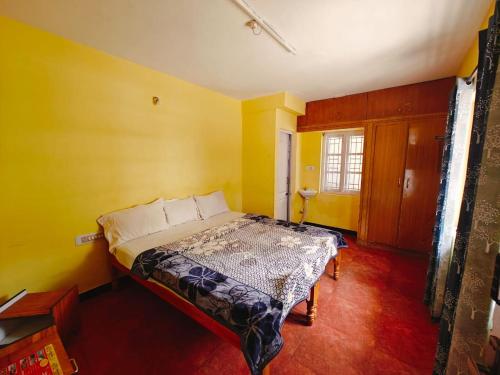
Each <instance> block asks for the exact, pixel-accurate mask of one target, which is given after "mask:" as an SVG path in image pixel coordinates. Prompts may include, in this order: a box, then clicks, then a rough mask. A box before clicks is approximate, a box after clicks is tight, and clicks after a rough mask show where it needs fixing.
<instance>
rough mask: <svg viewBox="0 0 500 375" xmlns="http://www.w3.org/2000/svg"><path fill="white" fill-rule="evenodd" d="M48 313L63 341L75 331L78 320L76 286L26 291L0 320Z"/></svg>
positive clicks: (1, 315)
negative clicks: (54, 289) (34, 291)
mask: <svg viewBox="0 0 500 375" xmlns="http://www.w3.org/2000/svg"><path fill="white" fill-rule="evenodd" d="M39 315H50V316H51V317H52V319H53V322H54V325H55V326H56V327H57V332H58V333H59V336H60V337H61V339H62V340H63V341H65V342H66V340H67V339H68V337H69V336H70V335H71V333H73V332H74V331H76V329H77V328H78V325H79V322H80V316H79V313H78V288H77V286H76V285H75V286H73V287H71V288H69V289H64V290H57V291H52V292H40V293H28V294H26V295H25V296H24V297H23V298H21V299H20V300H19V301H17V302H16V303H15V304H13V305H12V306H11V307H9V308H8V309H7V310H5V311H4V312H3V313H0V320H5V319H16V318H25V317H31V316H39Z"/></svg>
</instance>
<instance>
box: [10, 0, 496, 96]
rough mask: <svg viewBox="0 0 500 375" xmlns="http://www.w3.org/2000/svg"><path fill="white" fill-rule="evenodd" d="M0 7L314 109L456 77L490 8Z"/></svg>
mask: <svg viewBox="0 0 500 375" xmlns="http://www.w3.org/2000/svg"><path fill="white" fill-rule="evenodd" d="M247 1H248V2H249V3H250V4H252V6H253V7H254V8H255V9H256V10H257V11H258V12H259V13H260V14H261V15H263V16H264V17H265V18H266V19H267V20H268V21H269V22H270V23H271V24H273V25H274V26H275V28H276V29H277V30H278V31H279V32H280V33H281V34H282V35H283V36H284V37H285V38H286V39H287V40H288V41H289V42H290V43H291V44H292V45H293V46H294V47H295V48H296V49H297V55H292V54H290V53H288V52H286V51H285V50H284V49H283V48H282V47H281V46H280V45H279V44H277V43H276V42H275V41H274V40H273V39H271V38H270V37H269V36H268V35H267V34H265V33H264V32H263V33H262V34H261V35H259V36H255V35H253V34H252V32H251V30H249V29H248V28H246V27H245V26H244V23H245V22H246V21H248V20H249V17H247V16H246V15H245V14H244V13H243V12H242V11H241V9H240V8H238V7H237V6H236V5H235V4H234V3H233V2H232V1H231V0H0V14H2V15H6V16H8V17H11V18H14V19H18V20H20V21H23V22H25V23H28V24H31V25H34V26H37V27H39V28H41V29H45V30H48V31H51V32H53V33H55V34H59V35H61V36H64V37H66V38H68V39H72V40H74V41H77V42H79V43H83V44H86V45H89V46H92V47H94V48H97V49H99V50H102V51H105V52H107V53H110V54H112V55H115V56H119V57H123V58H125V59H128V60H131V61H134V62H136V63H139V64H142V65H145V66H148V67H151V68H153V69H156V70H159V71H162V72H165V73H168V74H171V75H174V76H176V77H179V78H182V79H185V80H187V81H190V82H194V83H197V84H199V85H202V86H205V87H208V88H211V89H213V90H216V91H219V92H222V93H224V94H226V95H229V96H232V97H235V98H251V97H256V96H260V95H264V94H269V93H274V92H278V91H289V92H291V93H293V94H295V95H298V96H299V97H301V98H303V99H305V100H313V99H322V98H328V97H334V96H342V95H346V94H351V93H356V92H364V91H369V90H375V89H379V88H385V87H391V86H399V85H403V84H408V83H415V82H421V81H426V80H432V79H437V78H443V77H447V76H451V75H455V74H456V73H457V72H458V68H459V66H460V62H461V61H462V59H463V57H464V56H465V54H466V52H467V50H468V49H469V47H470V46H471V44H472V42H473V40H474V37H475V35H476V31H477V29H478V27H479V26H480V24H481V22H482V20H483V19H484V17H485V15H486V13H487V10H488V6H489V3H490V0H307V1H305V0H247Z"/></svg>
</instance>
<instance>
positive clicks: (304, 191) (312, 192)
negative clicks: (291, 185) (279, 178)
mask: <svg viewBox="0 0 500 375" xmlns="http://www.w3.org/2000/svg"><path fill="white" fill-rule="evenodd" d="M299 194H300V195H301V196H302V198H304V199H309V198H311V197H314V196H315V195H316V194H318V192H317V191H316V190H313V189H300V190H299Z"/></svg>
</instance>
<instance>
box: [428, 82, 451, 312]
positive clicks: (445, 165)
mask: <svg viewBox="0 0 500 375" xmlns="http://www.w3.org/2000/svg"><path fill="white" fill-rule="evenodd" d="M457 89H458V87H457V86H456V85H455V88H454V89H453V90H452V92H451V94H450V100H449V105H448V120H447V124H446V134H445V137H444V147H443V157H442V163H441V179H440V185H439V195H438V201H437V209H436V224H435V225H434V235H433V237H432V253H431V257H430V259H429V268H428V269H427V282H426V286H425V295H424V303H425V304H426V305H431V304H432V303H433V301H434V298H435V293H436V281H437V273H438V268H439V262H440V259H441V254H440V253H441V251H440V241H439V238H440V237H441V231H442V229H443V215H444V212H443V209H444V205H445V202H446V197H447V192H448V186H449V184H450V178H449V177H450V169H451V154H452V149H453V143H452V140H453V132H454V130H455V124H456V112H457Z"/></svg>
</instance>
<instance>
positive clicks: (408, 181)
mask: <svg viewBox="0 0 500 375" xmlns="http://www.w3.org/2000/svg"><path fill="white" fill-rule="evenodd" d="M409 187H410V177H408V178H407V179H406V188H407V189H408V188H409Z"/></svg>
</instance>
